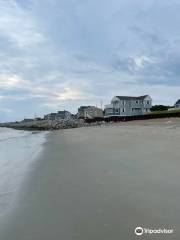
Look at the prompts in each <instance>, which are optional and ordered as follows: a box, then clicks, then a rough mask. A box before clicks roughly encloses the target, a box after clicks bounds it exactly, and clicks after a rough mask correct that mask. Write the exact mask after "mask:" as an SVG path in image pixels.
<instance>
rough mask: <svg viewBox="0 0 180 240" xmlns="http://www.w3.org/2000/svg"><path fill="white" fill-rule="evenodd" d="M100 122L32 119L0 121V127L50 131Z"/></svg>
mask: <svg viewBox="0 0 180 240" xmlns="http://www.w3.org/2000/svg"><path fill="white" fill-rule="evenodd" d="M100 124H101V123H100V122H98V123H97V122H94V123H86V122H85V121H84V120H83V119H77V120H68V121H52V120H33V121H21V122H10V123H1V124H0V127H7V128H14V129H17V130H28V131H50V130H59V129H68V128H79V127H87V126H92V125H93V126H94V125H100Z"/></svg>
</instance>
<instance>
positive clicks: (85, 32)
mask: <svg viewBox="0 0 180 240" xmlns="http://www.w3.org/2000/svg"><path fill="white" fill-rule="evenodd" d="M179 13H180V1H179V0H171V1H169V0H111V1H110V0H26V1H25V0H0V121H6V120H16V119H17V120H18V119H21V118H24V117H33V116H34V114H36V115H37V116H39V115H40V116H43V114H45V113H48V112H55V111H57V110H63V109H67V110H70V111H72V112H74V113H75V112H76V111H77V108H78V106H79V105H85V104H88V105H89V104H94V105H97V106H100V103H101V101H103V104H108V103H109V102H110V101H111V99H112V97H113V96H114V95H133V96H138V95H144V94H149V95H151V96H152V98H153V103H154V104H171V105H172V104H174V102H175V101H176V100H177V99H178V98H180V14H179Z"/></svg>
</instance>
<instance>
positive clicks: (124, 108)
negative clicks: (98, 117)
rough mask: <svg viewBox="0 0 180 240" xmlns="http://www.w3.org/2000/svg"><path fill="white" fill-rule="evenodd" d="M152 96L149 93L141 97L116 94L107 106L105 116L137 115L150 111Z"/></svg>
mask: <svg viewBox="0 0 180 240" xmlns="http://www.w3.org/2000/svg"><path fill="white" fill-rule="evenodd" d="M151 107H152V98H151V97H150V96H148V95H145V96H140V97H129V96H115V97H114V98H113V99H112V101H111V104H109V105H106V106H105V117H108V116H135V115H143V114H145V113H148V112H150V109H151Z"/></svg>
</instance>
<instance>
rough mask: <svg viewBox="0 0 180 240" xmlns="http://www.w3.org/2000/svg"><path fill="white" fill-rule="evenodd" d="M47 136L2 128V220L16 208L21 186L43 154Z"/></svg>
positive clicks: (0, 133) (0, 188) (0, 166)
mask: <svg viewBox="0 0 180 240" xmlns="http://www.w3.org/2000/svg"><path fill="white" fill-rule="evenodd" d="M46 134H47V133H46V132H43V133H41V132H37V133H32V132H29V131H20V130H14V129H8V128H0V218H1V217H2V216H4V215H5V214H7V213H8V211H9V210H11V209H12V208H13V207H14V206H15V204H16V200H17V197H18V191H19V189H20V186H21V184H22V183H23V180H24V179H25V177H26V176H27V175H28V172H29V171H30V170H31V166H32V165H31V164H32V163H33V162H34V161H36V159H37V157H38V154H39V153H40V152H41V150H42V146H43V143H44V142H45V140H46Z"/></svg>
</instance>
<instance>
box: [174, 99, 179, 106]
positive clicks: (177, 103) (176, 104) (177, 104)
mask: <svg viewBox="0 0 180 240" xmlns="http://www.w3.org/2000/svg"><path fill="white" fill-rule="evenodd" d="M174 106H175V108H180V99H179V100H177V102H176V103H175V104H174Z"/></svg>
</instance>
